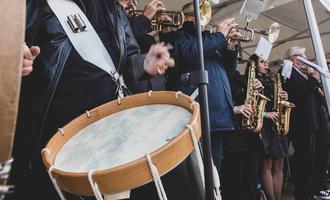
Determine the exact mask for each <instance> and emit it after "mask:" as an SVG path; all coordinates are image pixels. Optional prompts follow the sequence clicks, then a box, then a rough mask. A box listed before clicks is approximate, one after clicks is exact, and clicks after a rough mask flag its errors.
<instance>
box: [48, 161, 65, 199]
mask: <svg viewBox="0 0 330 200" xmlns="http://www.w3.org/2000/svg"><path fill="white" fill-rule="evenodd" d="M53 169H54V166H51V167H50V168H49V169H48V175H49V177H50V180H51V181H52V183H53V185H54V187H55V189H56V191H57V193H58V195H59V196H60V198H61V200H65V197H64V194H63V192H62V190H61V189H60V187H59V186H58V184H57V181H56V179H55V178H54V176H53V175H52V171H53Z"/></svg>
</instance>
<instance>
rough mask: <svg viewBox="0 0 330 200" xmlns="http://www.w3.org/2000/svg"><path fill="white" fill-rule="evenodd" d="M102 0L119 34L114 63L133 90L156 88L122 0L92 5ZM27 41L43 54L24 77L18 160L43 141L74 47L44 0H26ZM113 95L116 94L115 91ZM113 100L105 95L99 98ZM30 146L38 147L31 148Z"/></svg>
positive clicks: (116, 33) (18, 124)
mask: <svg viewBox="0 0 330 200" xmlns="http://www.w3.org/2000/svg"><path fill="white" fill-rule="evenodd" d="M101 2H104V5H107V11H106V14H107V16H104V17H105V18H107V21H108V26H110V29H111V30H112V31H113V35H114V36H116V37H114V38H113V45H116V47H117V48H114V49H117V51H118V52H117V53H116V55H118V58H116V59H114V60H116V61H117V62H115V63H114V64H115V66H118V67H117V68H118V71H120V73H122V74H123V76H124V79H125V81H126V84H127V85H128V87H129V88H130V89H133V91H148V90H150V89H156V88H154V86H155V85H154V84H153V83H154V82H157V84H159V82H158V81H155V80H157V77H156V78H153V79H151V77H149V75H147V74H146V73H145V71H144V68H143V62H144V58H145V56H144V55H141V54H140V50H139V47H138V45H137V43H136V41H135V38H134V36H133V33H132V31H131V28H130V26H129V23H128V20H127V18H126V15H125V13H124V12H123V9H122V7H121V6H119V4H116V5H115V4H114V3H113V2H115V1H111V0H103V1H100V2H99V3H95V4H93V5H95V6H100V5H101ZM76 3H77V5H78V6H80V7H81V9H82V10H83V11H86V10H85V6H84V5H83V4H82V1H81V0H76ZM91 4H92V3H91ZM92 9H94V10H100V9H104V8H100V7H95V8H92ZM116 25H117V26H116ZM26 43H27V44H28V45H29V46H30V45H38V46H40V48H41V54H40V55H39V56H38V57H37V59H36V60H35V62H34V71H33V72H32V73H31V74H30V75H29V76H27V77H25V78H23V81H22V89H21V99H20V108H19V116H18V122H17V133H16V139H15V145H14V154H15V155H16V157H17V158H18V159H16V160H19V157H23V158H24V159H27V157H29V156H28V155H22V154H21V153H22V150H23V151H25V153H28V152H29V151H31V152H33V151H36V149H38V148H40V147H37V146H36V145H35V144H38V143H40V142H38V140H39V139H40V137H41V135H42V131H43V129H44V123H45V120H46V119H47V114H48V111H49V107H50V105H51V103H52V99H53V96H54V94H55V91H56V88H57V86H58V84H59V80H60V78H61V75H62V72H63V68H64V66H65V64H66V62H67V58H68V57H69V55H70V52H71V51H72V49H73V48H72V44H71V43H70V41H69V39H68V37H67V36H66V34H65V31H64V30H63V28H62V27H61V24H60V22H59V21H58V20H57V18H56V16H55V15H54V13H53V12H52V10H51V9H50V7H49V6H48V4H47V3H46V1H44V0H28V1H27V23H26ZM119 66H120V68H119ZM109 78H110V76H109ZM113 84H114V83H113ZM114 98H116V97H115V95H114V96H113V99H114ZM110 100H111V99H102V100H99V101H98V102H105V101H110ZM82 109H84V108H82ZM31 148H36V149H35V150H32V149H31ZM24 149H25V150H24ZM31 152H29V153H31ZM33 153H36V152H33ZM37 153H40V152H37ZM38 155H39V154H38Z"/></svg>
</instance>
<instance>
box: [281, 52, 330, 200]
mask: <svg viewBox="0 0 330 200" xmlns="http://www.w3.org/2000/svg"><path fill="white" fill-rule="evenodd" d="M305 51H306V49H305V48H303V47H291V48H290V49H288V50H287V52H286V53H285V56H284V57H285V59H287V60H289V61H291V62H292V73H291V76H290V77H289V78H288V79H286V80H285V82H284V84H283V88H284V90H286V91H287V92H288V94H289V101H291V102H293V103H294V104H295V105H296V108H294V109H293V111H292V118H291V119H292V120H291V127H290V131H291V132H290V136H289V137H290V139H291V140H292V142H293V147H294V149H295V152H294V155H293V168H294V173H293V174H294V182H295V199H297V200H305V199H306V200H307V199H310V198H317V199H319V198H320V199H330V197H329V194H328V193H327V192H324V191H321V192H320V191H315V190H316V189H315V188H316V185H318V183H316V182H317V181H316V180H315V173H314V171H315V170H314V168H315V147H316V137H317V135H318V134H319V130H320V124H319V121H320V120H319V119H320V116H319V113H318V109H317V106H318V97H319V92H318V90H319V87H320V75H319V73H318V72H317V71H315V70H313V69H312V68H310V67H307V66H305V65H304V64H303V63H302V62H300V61H299V60H298V59H297V58H298V56H300V57H304V58H306V55H305ZM316 193H317V194H316Z"/></svg>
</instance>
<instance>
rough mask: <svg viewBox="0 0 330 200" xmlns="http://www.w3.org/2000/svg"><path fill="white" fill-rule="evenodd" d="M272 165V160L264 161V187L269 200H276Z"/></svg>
mask: <svg viewBox="0 0 330 200" xmlns="http://www.w3.org/2000/svg"><path fill="white" fill-rule="evenodd" d="M272 163H273V162H272V159H267V160H264V162H263V166H262V170H261V179H262V185H263V188H264V191H265V193H266V196H267V199H268V200H275V195H274V187H273V176H272Z"/></svg>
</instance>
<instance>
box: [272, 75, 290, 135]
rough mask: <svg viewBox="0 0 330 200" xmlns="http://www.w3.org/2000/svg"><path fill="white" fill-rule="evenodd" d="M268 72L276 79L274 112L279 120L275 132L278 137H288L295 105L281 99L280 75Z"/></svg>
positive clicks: (275, 125)
mask: <svg viewBox="0 0 330 200" xmlns="http://www.w3.org/2000/svg"><path fill="white" fill-rule="evenodd" d="M268 72H269V73H270V74H272V75H274V77H275V81H274V107H273V109H274V111H275V112H277V113H278V120H277V121H276V122H275V124H274V127H273V128H274V130H275V132H276V133H277V134H278V135H287V134H288V132H289V124H290V114H291V110H292V108H294V107H295V105H294V104H293V103H291V102H289V101H285V100H282V99H281V96H280V94H281V91H282V83H281V78H280V74H279V73H275V72H273V71H271V70H268Z"/></svg>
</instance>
